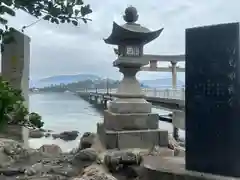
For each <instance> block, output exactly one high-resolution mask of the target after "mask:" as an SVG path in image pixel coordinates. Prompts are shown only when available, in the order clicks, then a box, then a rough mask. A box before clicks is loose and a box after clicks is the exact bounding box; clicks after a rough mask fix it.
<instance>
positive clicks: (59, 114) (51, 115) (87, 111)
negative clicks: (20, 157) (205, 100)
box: [29, 93, 184, 151]
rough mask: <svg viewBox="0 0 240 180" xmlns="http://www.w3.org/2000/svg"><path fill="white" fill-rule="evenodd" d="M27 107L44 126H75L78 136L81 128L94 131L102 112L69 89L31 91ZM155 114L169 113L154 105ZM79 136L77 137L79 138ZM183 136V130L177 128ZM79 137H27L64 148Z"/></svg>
mask: <svg viewBox="0 0 240 180" xmlns="http://www.w3.org/2000/svg"><path fill="white" fill-rule="evenodd" d="M30 111H31V112H33V111H34V112H37V113H39V114H40V115H41V116H42V118H43V121H44V122H45V124H44V128H45V129H50V130H53V131H54V132H62V131H72V130H77V131H79V132H80V136H81V135H82V134H83V133H84V132H87V131H89V132H96V127H97V126H96V124H97V123H98V122H102V121H103V116H102V115H101V113H100V112H98V111H97V110H96V109H95V108H93V107H92V106H91V105H90V104H89V103H88V102H86V101H84V100H82V99H81V98H79V97H77V96H75V95H73V94H69V93H42V94H30ZM152 111H153V112H156V113H158V114H168V113H169V112H170V111H167V110H163V109H159V108H158V109H157V108H153V109H152ZM159 127H160V128H161V129H166V130H168V131H169V132H170V133H171V132H172V125H171V124H169V123H165V122H160V123H159ZM80 136H79V138H80ZM180 137H184V132H183V131H181V132H180ZM79 138H78V139H76V140H75V141H69V142H65V141H62V140H60V139H56V140H53V139H52V138H41V139H30V140H29V142H30V146H31V147H33V148H38V147H40V146H41V145H43V144H58V145H59V146H60V147H61V148H62V149H63V150H64V151H69V150H71V149H73V148H75V147H77V145H78V143H79Z"/></svg>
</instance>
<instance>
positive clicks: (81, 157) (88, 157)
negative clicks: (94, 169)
mask: <svg viewBox="0 0 240 180" xmlns="http://www.w3.org/2000/svg"><path fill="white" fill-rule="evenodd" d="M97 158H98V153H97V152H96V151H95V150H94V149H93V148H87V149H83V150H81V151H79V152H77V153H76V154H75V155H74V158H73V161H74V162H75V163H76V162H80V161H88V162H94V161H96V160H97Z"/></svg>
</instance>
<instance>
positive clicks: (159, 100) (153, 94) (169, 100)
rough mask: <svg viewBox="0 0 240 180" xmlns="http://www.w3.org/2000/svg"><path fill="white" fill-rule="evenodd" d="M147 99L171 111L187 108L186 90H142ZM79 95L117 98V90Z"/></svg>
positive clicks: (97, 90) (87, 92)
mask: <svg viewBox="0 0 240 180" xmlns="http://www.w3.org/2000/svg"><path fill="white" fill-rule="evenodd" d="M142 91H143V93H144V94H145V99H146V100H147V101H149V102H151V103H152V104H154V105H160V106H163V107H166V108H170V109H183V108H184V106H185V89H184V88H182V89H158V88H142ZM76 93H77V94H82V93H84V94H89V95H90V94H91V95H96V96H99V95H100V96H102V95H105V96H111V97H115V95H116V93H117V89H82V90H79V91H77V92H76Z"/></svg>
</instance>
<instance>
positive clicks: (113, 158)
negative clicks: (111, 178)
mask: <svg viewBox="0 0 240 180" xmlns="http://www.w3.org/2000/svg"><path fill="white" fill-rule="evenodd" d="M141 162H142V156H141V155H139V154H137V153H134V152H131V151H128V150H121V151H113V152H107V153H106V154H105V156H104V164H105V165H106V167H107V168H108V169H109V170H110V171H111V172H116V171H120V170H121V169H123V168H125V167H127V166H131V165H140V164H141Z"/></svg>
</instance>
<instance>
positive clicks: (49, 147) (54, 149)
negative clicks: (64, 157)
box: [39, 144, 62, 156]
mask: <svg viewBox="0 0 240 180" xmlns="http://www.w3.org/2000/svg"><path fill="white" fill-rule="evenodd" d="M39 151H40V153H43V154H45V155H50V156H58V155H60V154H61V153H62V150H61V148H60V147H59V146H58V145H55V144H45V145H42V146H41V147H40V148H39Z"/></svg>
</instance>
